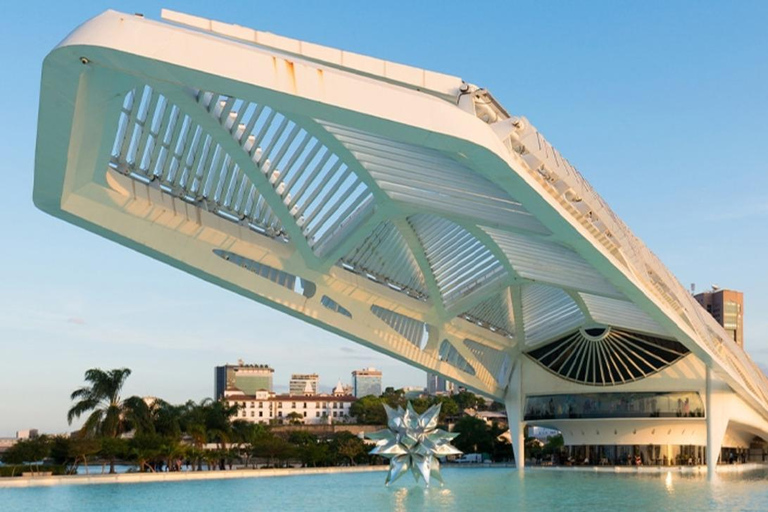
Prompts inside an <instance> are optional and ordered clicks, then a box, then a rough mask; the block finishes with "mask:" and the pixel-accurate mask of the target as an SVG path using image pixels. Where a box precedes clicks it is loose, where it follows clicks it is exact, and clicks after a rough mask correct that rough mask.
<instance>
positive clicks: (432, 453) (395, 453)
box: [366, 402, 462, 487]
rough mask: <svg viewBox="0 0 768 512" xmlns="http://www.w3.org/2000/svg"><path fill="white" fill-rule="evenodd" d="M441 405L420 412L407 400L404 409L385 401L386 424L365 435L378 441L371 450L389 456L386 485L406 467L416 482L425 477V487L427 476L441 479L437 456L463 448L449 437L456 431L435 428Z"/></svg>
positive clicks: (454, 453) (450, 453) (402, 473)
mask: <svg viewBox="0 0 768 512" xmlns="http://www.w3.org/2000/svg"><path fill="white" fill-rule="evenodd" d="M440 405H441V404H437V405H433V406H432V407H430V408H429V409H427V411H426V412H425V413H424V414H421V415H419V413H417V412H416V411H415V410H413V406H412V405H411V403H410V402H408V405H407V407H406V408H405V409H403V408H402V407H399V406H398V408H397V409H393V408H391V407H389V406H387V405H386V404H385V405H384V408H385V409H386V411H387V427H388V428H386V429H384V430H379V431H377V432H373V433H371V434H367V435H366V437H368V439H372V440H374V441H377V443H376V447H375V448H374V449H373V450H371V452H370V453H371V454H374V455H381V456H382V457H387V458H388V459H389V473H388V474H387V480H386V485H389V484H390V483H391V482H394V481H395V480H397V479H398V478H400V477H401V476H403V475H404V474H405V473H407V472H408V470H409V469H410V470H411V473H413V477H414V478H415V479H416V481H417V482H418V481H419V477H422V478H424V482H426V484H427V487H429V480H430V477H434V478H435V479H436V480H438V481H439V482H440V483H443V479H442V477H441V476H440V461H439V460H438V457H445V456H446V455H460V454H461V453H462V452H461V451H459V450H457V449H456V447H454V446H453V445H451V441H452V440H453V439H454V438H455V437H456V436H458V435H459V434H452V433H450V432H446V431H445V430H441V429H438V428H437V419H438V416H439V415H440Z"/></svg>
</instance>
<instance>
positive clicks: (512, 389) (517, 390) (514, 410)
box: [504, 360, 525, 471]
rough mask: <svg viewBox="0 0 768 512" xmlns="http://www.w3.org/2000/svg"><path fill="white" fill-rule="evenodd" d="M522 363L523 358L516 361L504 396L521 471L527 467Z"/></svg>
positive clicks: (516, 462)
mask: <svg viewBox="0 0 768 512" xmlns="http://www.w3.org/2000/svg"><path fill="white" fill-rule="evenodd" d="M522 363H523V362H522V360H518V361H517V362H516V364H515V367H514V369H513V370H512V375H511V376H510V382H509V386H508V387H507V394H506V396H505V397H504V405H505V406H506V408H507V421H508V422H509V434H510V436H511V437H512V451H513V453H514V455H515V466H517V469H519V470H521V471H522V470H523V469H524V468H525V422H524V421H523V418H524V417H525V416H524V411H523V407H525V395H524V393H523V368H522Z"/></svg>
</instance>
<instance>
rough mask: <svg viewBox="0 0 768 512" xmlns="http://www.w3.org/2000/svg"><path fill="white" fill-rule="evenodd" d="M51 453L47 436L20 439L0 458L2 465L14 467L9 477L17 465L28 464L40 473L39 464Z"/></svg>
mask: <svg viewBox="0 0 768 512" xmlns="http://www.w3.org/2000/svg"><path fill="white" fill-rule="evenodd" d="M50 453H51V440H50V438H48V437H47V436H40V437H37V438H34V439H22V440H20V441H17V442H16V443H15V444H14V445H12V446H11V447H10V448H8V449H7V450H6V451H5V452H4V453H3V457H2V461H3V463H4V464H9V465H14V468H13V469H12V470H11V476H13V475H14V473H15V472H16V467H15V466H17V465H20V464H25V463H26V464H29V465H31V466H33V467H34V468H35V471H37V472H39V471H40V462H42V461H43V460H44V459H46V458H48V456H49V455H50Z"/></svg>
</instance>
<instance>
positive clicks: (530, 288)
mask: <svg viewBox="0 0 768 512" xmlns="http://www.w3.org/2000/svg"><path fill="white" fill-rule="evenodd" d="M521 295H522V298H523V327H524V328H525V344H526V345H527V346H531V345H535V344H538V343H540V342H542V341H546V340H548V339H551V338H554V337H556V336H558V335H560V334H564V333H566V332H568V331H571V330H573V329H575V328H577V327H579V326H580V325H582V324H583V323H584V320H585V318H584V314H583V313H582V312H581V309H579V306H578V305H577V304H576V302H575V301H574V300H573V299H572V298H571V297H570V296H569V295H568V294H567V293H565V292H564V291H563V290H562V289H560V288H555V287H552V286H545V285H540V284H531V285H526V286H523V288H522V291H521Z"/></svg>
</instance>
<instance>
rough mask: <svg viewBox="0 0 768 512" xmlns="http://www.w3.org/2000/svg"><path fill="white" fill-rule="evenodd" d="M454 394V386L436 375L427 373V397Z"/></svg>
mask: <svg viewBox="0 0 768 512" xmlns="http://www.w3.org/2000/svg"><path fill="white" fill-rule="evenodd" d="M455 392H456V384H454V383H453V382H451V381H449V380H448V379H446V378H445V377H443V376H441V375H438V374H436V373H429V372H427V394H428V395H452V394H454V393H455Z"/></svg>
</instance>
